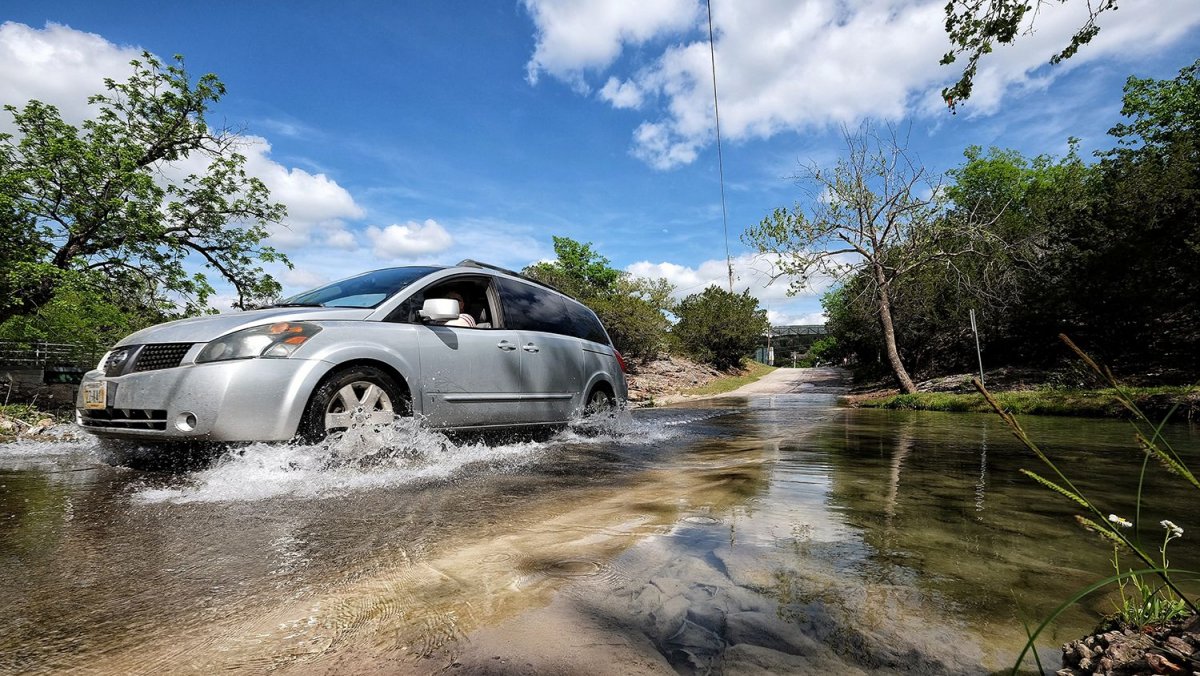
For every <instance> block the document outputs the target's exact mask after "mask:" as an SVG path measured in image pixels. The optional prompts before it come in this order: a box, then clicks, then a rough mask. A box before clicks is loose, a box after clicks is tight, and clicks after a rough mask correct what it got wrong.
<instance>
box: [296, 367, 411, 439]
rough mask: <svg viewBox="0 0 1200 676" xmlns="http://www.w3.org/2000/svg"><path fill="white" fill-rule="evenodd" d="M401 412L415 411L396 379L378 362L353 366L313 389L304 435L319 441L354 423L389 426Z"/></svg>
mask: <svg viewBox="0 0 1200 676" xmlns="http://www.w3.org/2000/svg"><path fill="white" fill-rule="evenodd" d="M397 415H404V416H407V415H412V407H411V405H410V402H409V400H408V397H407V396H406V393H405V392H404V391H403V390H401V388H400V386H399V385H397V384H396V381H395V379H393V378H392V376H390V375H388V374H387V373H386V372H384V371H383V370H381V369H378V368H375V367H374V366H351V367H348V368H345V369H342V370H340V371H336V372H334V373H333V375H331V376H328V377H327V378H326V379H325V380H324V381H323V382H322V383H321V384H320V385H319V386H317V389H316V390H314V391H313V394H312V397H310V398H309V400H308V406H307V407H306V408H305V410H304V417H303V418H302V419H301V420H300V437H301V438H302V439H304V440H305V441H308V442H317V441H321V440H322V439H324V438H325V437H327V436H329V435H330V434H331V433H333V432H341V431H344V430H346V429H349V428H351V427H355V428H357V427H360V426H361V427H366V426H373V427H376V428H379V427H385V426H387V425H391V424H392V421H393V420H394V417H395V416H397Z"/></svg>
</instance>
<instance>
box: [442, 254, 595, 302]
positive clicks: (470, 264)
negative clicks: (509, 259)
mask: <svg viewBox="0 0 1200 676" xmlns="http://www.w3.org/2000/svg"><path fill="white" fill-rule="evenodd" d="M458 267H460V268H487V269H488V270H495V271H496V272H503V273H504V274H506V275H510V276H512V277H517V278H520V279H523V280H525V281H527V282H529V283H530V284H537V285H538V286H543V287H546V288H547V289H550V290H551V291H554V292H556V293H561V294H562V295H564V296H566V297H567V298H570V299H571V300H575V297H574V296H572V295H571V294H569V293H567V292H566V291H563V290H562V289H558V288H555V287H554V286H552V285H550V284H547V283H546V282H543V281H542V280H540V279H534V278H533V277H530V276H528V275H523V274H521V273H519V272H513V271H512V270H509V269H508V268H502V267H500V266H499V265H491V264H489V263H480V262H479V261H476V260H472V259H470V258H464V259H462V260H461V261H459V262H458Z"/></svg>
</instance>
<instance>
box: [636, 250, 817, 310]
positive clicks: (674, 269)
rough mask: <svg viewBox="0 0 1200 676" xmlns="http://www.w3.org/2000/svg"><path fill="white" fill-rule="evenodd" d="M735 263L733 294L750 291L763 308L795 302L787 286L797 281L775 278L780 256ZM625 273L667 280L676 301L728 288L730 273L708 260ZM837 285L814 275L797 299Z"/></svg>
mask: <svg viewBox="0 0 1200 676" xmlns="http://www.w3.org/2000/svg"><path fill="white" fill-rule="evenodd" d="M732 263H733V290H734V291H736V292H739V293H740V292H741V291H743V290H746V289H749V291H750V295H752V296H754V297H755V298H758V300H759V301H760V302H762V303H763V304H764V305H774V304H779V303H787V302H789V301H790V300H791V299H792V298H794V297H793V296H789V295H788V286H789V284H791V283H792V282H793V281H796V280H797V279H798V278H796V277H793V276H790V275H783V276H779V277H778V278H776V275H777V274H778V267H779V257H778V256H774V255H768V254H742V255H740V256H736V257H734V259H733V261H732ZM625 270H626V271H627V272H629V273H630V274H633V275H635V276H637V277H649V278H651V279H658V278H663V279H666V280H667V281H668V282H671V283H672V284H674V285H675V294H674V295H675V297H676V298H683V297H685V296H689V295H691V294H694V293H700V292H702V291H704V289H705V288H707V287H709V286H718V287H720V288H722V289H728V288H729V269H728V266H727V265H726V263H725V260H724V259H710V260H706V261H704V262H702V263H700V264H699V265H698V266H696V267H689V266H686V265H679V264H677V263H671V262H668V261H664V262H661V263H652V262H650V261H639V262H637V263H633V264H632V265H629V266H627V267H626V268H625ZM835 282H836V280H834V279H833V278H831V277H829V276H826V275H814V276H812V277H811V278H810V279H809V281H808V283H807V284H806V285H805V286H804V290H803V291H802V292H801V293H799V294H796V296H798V297H806V298H817V297H819V296H820V295H821V294H823V293H825V292H826V291H828V290H829V289H830V287H832V286H833V285H834V283H835Z"/></svg>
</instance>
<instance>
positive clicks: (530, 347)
mask: <svg viewBox="0 0 1200 676" xmlns="http://www.w3.org/2000/svg"><path fill="white" fill-rule="evenodd" d="M521 349H522V350H525V351H526V352H537V351H538V349H539V348H538V346H537V345H534V344H533V343H525V347H523V348H521Z"/></svg>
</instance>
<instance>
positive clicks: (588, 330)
mask: <svg viewBox="0 0 1200 676" xmlns="http://www.w3.org/2000/svg"><path fill="white" fill-rule="evenodd" d="M566 305H567V314H569V315H571V321H572V322H573V323H574V325H575V326H574V328H575V332H574V333H573V334H572V335H574V336H575V337H576V338H583V339H584V340H590V341H592V342H593V343H600V344H601V345H608V334H607V333H605V332H604V326H603V325H602V324H601V323H600V320H599V319H597V318H596V313H594V312H592V311H591V310H589V309H587V308H586V307H584V306H582V305H580V304H579V303H573V302H570V301H567V303H566Z"/></svg>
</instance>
